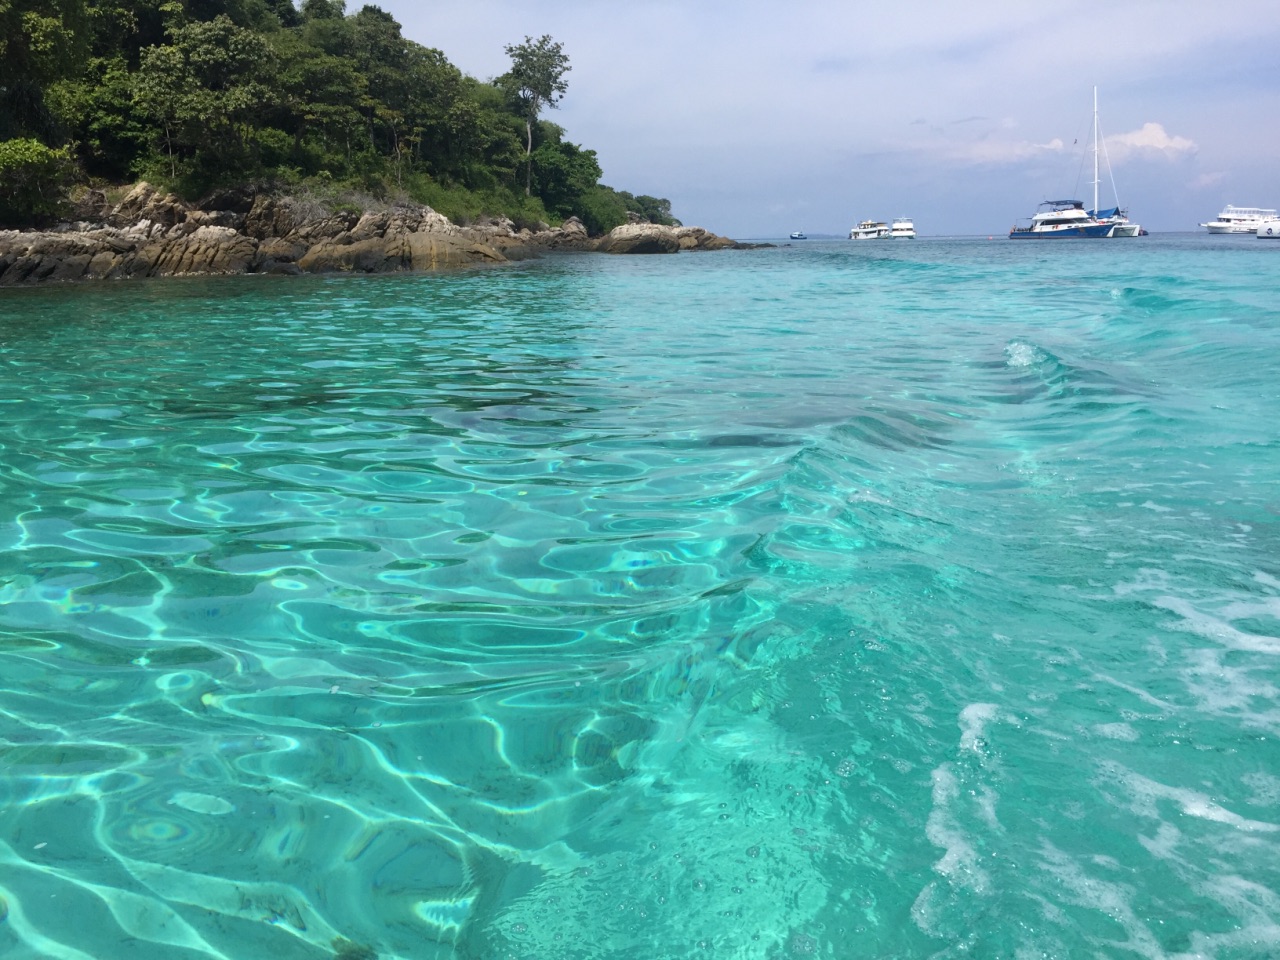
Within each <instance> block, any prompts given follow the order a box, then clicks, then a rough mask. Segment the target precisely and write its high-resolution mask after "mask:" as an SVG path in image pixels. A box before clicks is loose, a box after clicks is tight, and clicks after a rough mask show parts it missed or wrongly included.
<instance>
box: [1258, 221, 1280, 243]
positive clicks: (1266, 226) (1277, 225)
mask: <svg viewBox="0 0 1280 960" xmlns="http://www.w3.org/2000/svg"><path fill="white" fill-rule="evenodd" d="M1258 238H1259V239H1260V240H1280V220H1268V221H1266V222H1265V223H1261V224H1259V225H1258Z"/></svg>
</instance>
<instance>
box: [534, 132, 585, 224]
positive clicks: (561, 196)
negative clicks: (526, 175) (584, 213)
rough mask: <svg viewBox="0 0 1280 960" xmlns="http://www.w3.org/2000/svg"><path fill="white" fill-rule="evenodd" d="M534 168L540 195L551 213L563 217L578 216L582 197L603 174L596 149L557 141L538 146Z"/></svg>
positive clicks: (535, 180) (546, 141)
mask: <svg viewBox="0 0 1280 960" xmlns="http://www.w3.org/2000/svg"><path fill="white" fill-rule="evenodd" d="M533 167H534V185H535V186H536V187H537V194H538V196H539V197H540V198H541V199H542V202H543V203H544V204H546V207H547V209H548V210H550V211H551V212H552V213H554V214H556V215H558V216H561V217H567V216H571V215H572V214H575V213H579V208H580V207H581V206H582V198H583V197H584V196H586V195H587V194H588V193H589V192H590V191H591V190H592V189H593V188H594V187H595V185H596V184H597V183H598V182H599V180H600V174H601V172H602V171H601V170H600V164H599V163H598V162H597V160H596V152H595V151H594V150H584V149H583V148H582V147H580V146H578V145H577V144H573V143H567V142H563V141H559V140H558V138H557V141H554V142H553V141H552V140H550V139H548V140H545V141H544V142H543V143H541V144H540V145H539V146H538V149H537V150H535V151H534V152H533ZM579 215H581V214H580V213H579Z"/></svg>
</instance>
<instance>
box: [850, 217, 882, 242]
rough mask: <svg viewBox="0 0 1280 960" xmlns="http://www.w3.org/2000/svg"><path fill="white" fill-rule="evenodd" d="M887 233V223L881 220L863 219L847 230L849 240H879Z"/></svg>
mask: <svg viewBox="0 0 1280 960" xmlns="http://www.w3.org/2000/svg"><path fill="white" fill-rule="evenodd" d="M888 235H889V225H888V224H887V223H885V222H884V221H883V220H863V221H862V222H861V223H859V224H858V225H857V226H856V227H854V228H853V229H852V230H850V231H849V239H850V240H880V239H882V238H883V237H887V236H888Z"/></svg>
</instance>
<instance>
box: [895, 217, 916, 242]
mask: <svg viewBox="0 0 1280 960" xmlns="http://www.w3.org/2000/svg"><path fill="white" fill-rule="evenodd" d="M889 237H890V238H891V239H894V240H914V239H915V238H916V225H915V224H914V223H912V222H911V218H910V217H894V218H893V226H891V227H890V228H889Z"/></svg>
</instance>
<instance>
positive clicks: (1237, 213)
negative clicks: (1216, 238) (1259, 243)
mask: <svg viewBox="0 0 1280 960" xmlns="http://www.w3.org/2000/svg"><path fill="white" fill-rule="evenodd" d="M1274 219H1276V212H1275V211H1274V210H1267V209H1265V208H1263V207H1233V206H1232V205H1231V204H1229V203H1228V204H1227V205H1226V206H1225V207H1223V208H1222V212H1221V213H1220V214H1218V219H1217V220H1210V221H1209V222H1208V223H1202V224H1200V226H1202V227H1204V228H1205V229H1206V230H1208V231H1209V232H1210V233H1256V232H1257V231H1258V228H1259V227H1260V226H1262V224H1263V223H1265V222H1266V221H1268V220H1274Z"/></svg>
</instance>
